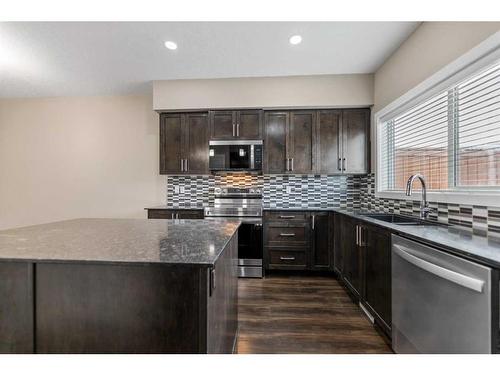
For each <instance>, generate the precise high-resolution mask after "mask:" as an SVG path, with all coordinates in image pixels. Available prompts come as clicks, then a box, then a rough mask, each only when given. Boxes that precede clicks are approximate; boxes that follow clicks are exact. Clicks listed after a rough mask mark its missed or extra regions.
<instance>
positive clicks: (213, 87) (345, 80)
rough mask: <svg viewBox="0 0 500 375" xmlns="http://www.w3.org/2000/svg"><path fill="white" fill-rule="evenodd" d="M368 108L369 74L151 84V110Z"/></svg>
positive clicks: (202, 80) (371, 86)
mask: <svg viewBox="0 0 500 375" xmlns="http://www.w3.org/2000/svg"><path fill="white" fill-rule="evenodd" d="M372 104H373V75H372V74H349V75H317V76H289V77H263V78H258V77H257V78H223V79H193V80H171V81H155V82H154V84H153V108H154V109H155V110H161V109H164V110H165V109H197V108H276V107H350V106H358V107H359V106H369V105H372Z"/></svg>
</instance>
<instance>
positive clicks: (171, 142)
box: [160, 112, 209, 174]
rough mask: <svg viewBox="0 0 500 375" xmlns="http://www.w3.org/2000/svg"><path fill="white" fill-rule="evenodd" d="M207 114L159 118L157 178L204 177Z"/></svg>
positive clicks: (206, 165)
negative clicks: (164, 176)
mask: <svg viewBox="0 0 500 375" xmlns="http://www.w3.org/2000/svg"><path fill="white" fill-rule="evenodd" d="M208 135H209V128H208V113H206V112H194V113H162V114H161V115H160V174H206V173H208Z"/></svg>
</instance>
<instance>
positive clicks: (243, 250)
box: [205, 187, 262, 277]
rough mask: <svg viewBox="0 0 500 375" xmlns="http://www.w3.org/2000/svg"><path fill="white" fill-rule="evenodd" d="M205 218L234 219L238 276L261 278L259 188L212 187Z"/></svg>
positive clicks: (260, 196) (260, 208)
mask: <svg viewBox="0 0 500 375" xmlns="http://www.w3.org/2000/svg"><path fill="white" fill-rule="evenodd" d="M214 193H215V199H214V205H213V207H207V208H205V218H207V219H209V218H212V217H213V218H224V217H226V218H238V219H239V220H241V221H242V222H243V223H242V225H241V227H240V229H239V231H238V276H239V277H262V191H261V189H259V188H233V187H227V188H215V190H214Z"/></svg>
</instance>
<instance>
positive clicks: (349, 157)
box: [342, 109, 370, 174]
mask: <svg viewBox="0 0 500 375" xmlns="http://www.w3.org/2000/svg"><path fill="white" fill-rule="evenodd" d="M369 151H370V110H369V109H345V110H343V111H342V169H343V172H344V173H353V174H354V173H368V171H369V155H370V152H369Z"/></svg>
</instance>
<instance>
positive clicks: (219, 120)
mask: <svg viewBox="0 0 500 375" xmlns="http://www.w3.org/2000/svg"><path fill="white" fill-rule="evenodd" d="M262 119H263V115H262V110H241V111H210V139H214V140H228V139H262Z"/></svg>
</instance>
